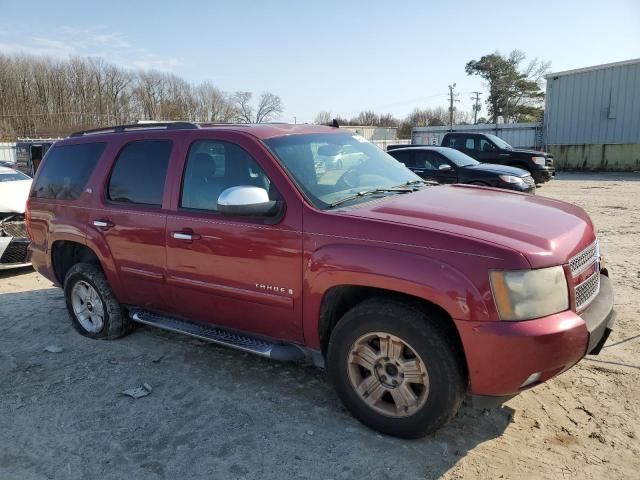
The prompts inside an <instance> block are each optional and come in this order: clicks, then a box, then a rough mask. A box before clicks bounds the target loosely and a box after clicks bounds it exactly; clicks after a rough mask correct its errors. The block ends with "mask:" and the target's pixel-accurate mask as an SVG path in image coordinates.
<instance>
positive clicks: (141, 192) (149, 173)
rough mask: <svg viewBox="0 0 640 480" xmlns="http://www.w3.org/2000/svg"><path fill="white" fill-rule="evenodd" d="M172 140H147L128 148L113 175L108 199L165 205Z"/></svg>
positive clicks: (124, 149)
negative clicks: (164, 195)
mask: <svg viewBox="0 0 640 480" xmlns="http://www.w3.org/2000/svg"><path fill="white" fill-rule="evenodd" d="M170 155H171V141H169V140H146V141H141V142H133V143H130V144H128V145H127V146H125V147H124V148H123V149H122V150H121V151H120V155H118V158H117V159H116V163H115V165H114V167H113V170H112V172H111V178H110V179H109V186H108V188H107V197H108V199H109V200H111V201H113V202H123V203H136V204H141V205H153V206H160V205H162V195H163V192H164V182H165V178H166V176H167V166H168V165H169V157H170Z"/></svg>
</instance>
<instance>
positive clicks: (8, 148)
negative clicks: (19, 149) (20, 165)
mask: <svg viewBox="0 0 640 480" xmlns="http://www.w3.org/2000/svg"><path fill="white" fill-rule="evenodd" d="M15 161H16V144H15V143H10V142H7V143H5V142H2V143H0V162H11V163H15Z"/></svg>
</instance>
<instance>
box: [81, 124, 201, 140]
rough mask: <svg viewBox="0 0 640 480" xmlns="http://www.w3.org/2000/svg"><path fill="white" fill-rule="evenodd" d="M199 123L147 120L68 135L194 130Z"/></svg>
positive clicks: (198, 126)
mask: <svg viewBox="0 0 640 480" xmlns="http://www.w3.org/2000/svg"><path fill="white" fill-rule="evenodd" d="M198 128H200V125H198V124H197V123H193V122H153V123H151V122H149V123H146V122H145V123H132V124H129V125H116V126H113V127H103V128H94V129H91V130H82V131H80V132H74V133H72V134H71V135H69V136H70V137H83V136H85V135H98V134H101V133H122V132H133V131H137V130H195V129H198Z"/></svg>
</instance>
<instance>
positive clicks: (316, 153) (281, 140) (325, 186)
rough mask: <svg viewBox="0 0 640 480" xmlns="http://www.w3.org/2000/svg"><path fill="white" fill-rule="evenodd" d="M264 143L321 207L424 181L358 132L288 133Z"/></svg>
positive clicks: (316, 204)
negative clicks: (360, 195) (368, 193)
mask: <svg viewBox="0 0 640 480" xmlns="http://www.w3.org/2000/svg"><path fill="white" fill-rule="evenodd" d="M264 143H265V144H266V145H267V146H268V147H269V148H270V149H271V151H272V152H273V153H274V154H275V155H276V157H278V159H279V160H280V162H281V163H282V164H283V165H284V167H285V168H286V169H287V170H288V171H289V173H290V174H291V176H292V177H293V178H294V180H295V182H296V183H297V184H298V186H299V187H300V189H301V190H302V192H303V193H304V195H305V196H306V197H307V199H308V200H309V201H310V202H311V203H312V204H313V205H314V206H315V207H317V208H320V209H325V208H329V207H330V206H332V205H334V204H336V203H339V202H340V201H341V200H345V199H347V198H349V197H352V196H354V195H358V194H360V193H363V192H371V191H375V190H383V189H389V188H394V187H399V186H404V185H406V184H411V183H414V182H415V183H418V182H420V181H421V179H420V177H418V176H417V175H416V174H414V173H413V172H411V171H410V170H409V169H408V168H407V167H405V166H404V165H403V164H402V163H400V162H398V161H397V160H395V159H394V158H393V157H391V156H390V155H387V154H386V153H385V152H383V151H382V150H381V149H380V148H378V147H376V146H375V145H373V144H371V143H369V142H368V141H367V140H365V139H364V138H362V137H360V136H358V135H353V134H347V133H344V134H342V133H314V134H307V135H289V136H284V137H276V138H271V139H269V140H265V142H264ZM362 198H363V199H364V198H365V197H362ZM367 198H371V197H367Z"/></svg>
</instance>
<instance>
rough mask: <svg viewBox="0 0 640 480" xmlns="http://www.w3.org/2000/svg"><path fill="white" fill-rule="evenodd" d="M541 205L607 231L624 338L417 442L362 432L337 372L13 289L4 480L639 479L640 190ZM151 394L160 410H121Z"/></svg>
mask: <svg viewBox="0 0 640 480" xmlns="http://www.w3.org/2000/svg"><path fill="white" fill-rule="evenodd" d="M538 193H539V194H540V195H547V196H551V197H555V198H560V199H563V200H567V201H570V202H573V203H576V204H578V205H580V206H582V207H583V208H585V209H586V210H587V211H588V212H589V214H590V215H591V216H592V217H593V219H594V221H595V223H596V224H597V226H598V232H599V236H600V239H601V242H602V245H603V249H604V253H605V254H606V257H607V260H608V264H609V266H610V271H611V272H612V275H613V278H614V280H615V285H616V295H617V301H616V303H617V308H618V312H619V317H618V323H617V327H616V330H615V332H614V333H613V335H612V337H611V339H610V341H609V343H608V345H607V346H606V348H605V349H604V350H603V352H602V353H601V354H600V355H599V356H597V357H588V358H587V359H585V360H584V361H582V362H581V363H580V364H579V365H578V366H576V367H575V368H573V369H572V370H570V371H569V372H567V373H565V374H564V375H562V376H560V377H558V378H556V379H554V380H552V381H550V382H548V383H547V384H545V385H542V386H539V387H537V388H535V389H533V390H531V391H529V392H526V393H524V394H522V395H520V396H519V397H517V398H515V399H513V400H511V401H509V402H508V403H507V404H506V405H505V406H504V407H502V408H501V409H496V410H492V411H488V412H483V411H480V410H474V409H472V408H469V407H467V408H465V409H464V410H463V411H462V412H461V413H460V414H459V415H458V417H457V418H456V419H454V421H453V422H451V423H450V424H449V425H448V426H446V427H445V428H443V429H442V430H441V431H439V432H438V433H437V434H435V435H434V436H431V437H428V438H424V439H421V440H417V441H406V440H399V439H395V438H390V437H385V436H382V435H378V434H376V433H375V432H373V431H371V430H368V429H367V428H365V427H364V426H362V425H360V424H359V423H358V422H357V421H356V420H354V419H353V418H352V417H351V416H350V415H349V414H348V413H347V412H346V411H345V410H344V408H343V407H342V406H341V404H340V402H339V401H338V399H337V398H336V396H335V394H334V393H333V391H332V390H331V388H330V387H329V385H328V384H327V383H326V379H325V375H324V373H323V371H321V370H318V369H315V368H312V367H304V366H298V365H291V364H280V363H274V362H269V361H266V360H263V359H261V358H257V357H254V356H250V355H247V354H243V353H240V352H236V351H233V350H229V349H225V348H222V347H217V346H214V345H211V344H207V343H204V342H200V341H197V340H193V339H189V338H187V337H183V336H179V335H175V334H169V333H164V332H161V331H158V330H155V329H151V328H139V329H138V330H136V331H135V332H134V333H133V334H131V335H129V336H128V337H126V338H124V339H122V340H119V341H117V342H99V341H93V340H88V339H85V338H83V337H81V336H79V335H78V334H76V333H75V331H74V330H73V329H72V328H71V326H70V324H69V321H68V318H67V314H66V311H65V308H64V302H63V298H62V293H61V291H60V290H58V289H55V288H51V286H50V284H49V283H48V282H47V281H46V280H44V279H43V278H42V277H39V276H38V275H37V274H35V273H33V272H32V271H30V270H23V271H21V272H17V273H12V274H8V273H2V274H0V479H2V480H9V479H21V480H22V479H31V478H34V479H49V478H56V479H57V478H60V479H93V478H101V479H102V478H104V479H112V478H113V479H116V478H193V479H201V478H202V479H204V478H250V479H253V478H256V479H257V478H260V479H271V478H279V479H282V478H313V479H330V478H331V479H357V478H368V477H370V476H371V477H375V478H377V479H385V478H388V479H415V478H438V477H444V478H448V479H456V478H523V477H526V478H579V479H595V478H608V479H617V478H638V472H639V471H640V440H639V437H640V356H639V355H638V352H639V350H640V348H639V347H640V325H639V323H638V319H639V318H640V298H639V296H640V264H639V260H640V175H637V174H636V175H633V174H626V175H597V176H596V175H593V174H592V175H578V174H573V175H570V174H565V175H561V176H560V177H559V178H558V180H556V181H554V182H551V184H550V185H546V186H544V187H543V188H541V189H540V190H539V192H538ZM49 345H58V346H60V347H62V348H63V351H62V352H61V353H48V352H45V351H44V349H45V347H47V346H49ZM142 382H146V383H148V384H149V385H151V386H152V387H153V391H152V392H151V394H150V395H149V396H147V397H144V398H141V399H138V400H134V399H132V398H129V397H126V396H123V395H121V393H120V392H121V391H122V390H125V389H127V388H130V387H135V386H137V385H139V384H141V383H142Z"/></svg>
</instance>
